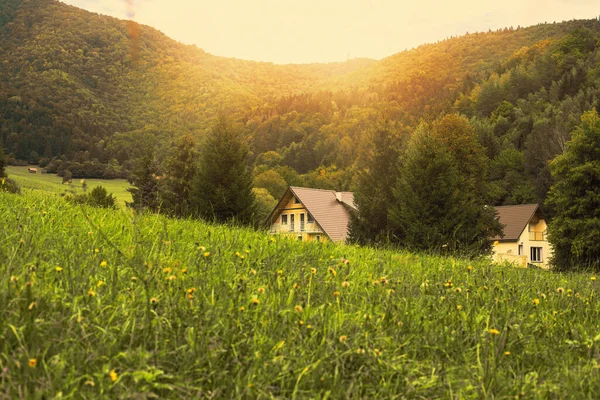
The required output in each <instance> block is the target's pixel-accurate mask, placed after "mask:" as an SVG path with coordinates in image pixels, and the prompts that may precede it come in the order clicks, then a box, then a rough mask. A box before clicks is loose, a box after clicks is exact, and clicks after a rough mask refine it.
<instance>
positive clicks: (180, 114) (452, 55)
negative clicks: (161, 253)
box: [0, 0, 600, 204]
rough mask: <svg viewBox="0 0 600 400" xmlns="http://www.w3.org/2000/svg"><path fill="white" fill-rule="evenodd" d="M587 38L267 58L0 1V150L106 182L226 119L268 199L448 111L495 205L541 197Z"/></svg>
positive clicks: (472, 41)
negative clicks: (483, 157)
mask: <svg viewBox="0 0 600 400" xmlns="http://www.w3.org/2000/svg"><path fill="white" fill-rule="evenodd" d="M599 38H600V24H599V23H598V21H597V20H584V21H569V22H564V23H560V24H542V25H538V26H533V27H529V28H516V29H513V28H507V29H503V30H499V31H494V32H487V33H476V34H467V35H465V36H462V37H457V38H451V39H448V40H444V41H442V42H439V43H436V44H427V45H423V46H420V47H418V48H416V49H413V50H410V51H404V52H401V53H398V54H395V55H393V56H390V57H388V58H386V59H383V60H380V61H373V60H351V61H348V62H345V63H332V64H310V65H274V64H271V63H264V62H252V61H243V60H237V59H231V58H223V57H216V56H213V55H210V54H208V53H206V52H204V51H202V50H200V49H198V48H197V47H195V46H186V45H183V44H180V43H178V42H176V41H173V40H171V39H169V38H168V37H166V36H165V35H163V34H162V33H160V32H159V31H157V30H155V29H153V28H150V27H147V26H142V25H138V24H135V23H131V22H128V21H121V20H118V19H115V18H111V17H106V16H101V15H98V14H94V13H89V12H87V11H83V10H80V9H78V8H75V7H71V6H68V5H65V4H63V3H60V2H57V1H55V0H0V144H2V145H3V146H4V148H5V153H6V154H8V155H10V159H11V160H12V161H13V162H16V161H19V160H22V161H29V162H32V163H34V162H38V161H41V162H42V163H44V164H45V163H47V162H48V161H49V160H51V159H53V158H54V159H55V162H54V163H52V164H51V166H52V167H53V168H58V169H59V170H60V169H61V168H62V169H63V170H64V169H65V168H68V169H70V170H72V172H73V174H74V176H75V177H76V176H86V174H92V175H93V174H96V175H98V174H103V175H104V176H117V175H120V174H124V173H126V172H127V171H129V170H131V168H132V161H133V160H135V159H138V158H141V157H142V156H143V155H144V154H145V153H146V152H147V151H148V150H149V149H152V148H155V149H156V150H157V151H156V152H157V154H158V156H159V157H162V158H163V159H164V158H166V157H167V154H168V152H169V151H168V149H169V147H170V146H171V145H172V143H173V142H174V139H175V138H176V137H179V136H181V135H183V134H186V133H190V134H192V136H194V137H195V138H196V139H197V140H198V141H199V143H202V140H203V138H204V137H205V133H206V132H207V131H208V129H209V127H210V126H211V124H212V123H213V122H214V121H215V120H216V119H217V117H218V116H219V115H220V114H225V115H228V116H229V117H230V118H231V119H232V120H233V122H235V123H236V124H237V125H238V126H239V127H240V128H242V129H243V130H244V132H245V135H246V137H247V139H248V141H249V144H250V148H251V152H252V153H251V154H252V161H253V162H254V174H255V181H257V182H259V183H257V184H256V186H257V187H265V188H266V189H268V190H269V192H270V193H271V194H272V195H273V196H275V197H277V196H278V195H279V194H280V193H279V191H281V187H283V186H285V184H306V185H313V186H320V187H331V188H337V189H351V188H352V185H353V182H354V181H353V179H354V176H355V171H356V170H357V169H358V168H360V166H361V164H362V161H361V160H363V159H364V158H365V157H368V149H369V148H370V141H371V136H372V132H373V130H374V127H375V126H376V125H377V123H378V121H380V120H381V119H386V120H388V121H390V122H391V123H392V124H393V125H394V126H395V127H396V129H397V130H398V131H401V132H406V133H408V134H410V133H411V132H412V131H413V130H414V128H415V127H416V126H417V125H418V123H419V121H420V120H426V121H433V120H435V119H438V118H440V117H442V116H443V115H444V114H446V113H454V112H457V113H461V114H463V115H465V116H467V117H468V118H470V122H471V124H472V126H473V127H474V128H475V130H476V132H477V134H478V135H479V138H480V141H481V144H482V145H483V146H484V147H485V149H486V153H487V156H488V157H489V163H490V169H489V170H490V175H489V177H488V179H489V180H490V181H491V182H493V187H494V196H493V197H494V199H495V202H496V203H497V204H511V203H520V202H527V201H536V200H543V199H544V197H545V194H546V191H547V189H548V186H549V184H550V175H549V173H548V169H547V162H548V160H550V159H552V158H553V157H554V156H555V155H557V154H559V153H560V152H562V149H563V145H564V142H565V141H566V140H567V139H568V137H569V133H570V132H571V131H572V130H573V129H574V128H575V127H576V126H577V124H578V123H579V120H580V116H581V114H582V113H583V112H585V111H586V110H589V109H591V108H594V107H596V108H600V101H599V97H600V50H599V49H600V42H599ZM390 40H393V39H392V38H390ZM58 159H60V160H61V161H64V163H63V164H62V166H61V164H60V162H56V160H58ZM90 171H91V172H90ZM301 174H304V175H301Z"/></svg>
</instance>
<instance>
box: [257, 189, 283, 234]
mask: <svg viewBox="0 0 600 400" xmlns="http://www.w3.org/2000/svg"><path fill="white" fill-rule="evenodd" d="M252 193H253V194H254V198H255V201H256V222H255V225H256V226H257V227H262V226H263V225H264V223H265V221H266V220H267V217H268V216H269V215H271V212H273V209H274V208H275V206H276V205H277V202H278V200H277V199H275V198H274V197H273V196H271V194H270V193H269V191H268V190H267V189H264V188H253V189H252Z"/></svg>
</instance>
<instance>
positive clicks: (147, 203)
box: [127, 151, 162, 211]
mask: <svg viewBox="0 0 600 400" xmlns="http://www.w3.org/2000/svg"><path fill="white" fill-rule="evenodd" d="M160 179H161V174H160V169H159V167H158V163H157V161H156V160H155V158H154V153H153V152H152V151H148V152H147V153H146V154H145V155H144V157H142V158H141V159H138V161H137V163H136V166H135V168H134V170H133V182H132V183H133V186H134V187H132V188H129V189H127V191H128V192H130V193H131V197H132V198H133V203H132V206H133V207H134V208H136V209H147V210H150V211H157V210H158V209H159V208H160V206H161V205H162V201H161V198H160V195H159V191H160V187H159V181H160Z"/></svg>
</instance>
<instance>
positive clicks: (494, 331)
mask: <svg viewBox="0 0 600 400" xmlns="http://www.w3.org/2000/svg"><path fill="white" fill-rule="evenodd" d="M488 332H489V333H490V335H499V334H500V331H499V330H498V329H494V328H492V329H490V330H489V331H488Z"/></svg>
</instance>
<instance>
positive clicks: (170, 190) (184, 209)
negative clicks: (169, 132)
mask: <svg viewBox="0 0 600 400" xmlns="http://www.w3.org/2000/svg"><path fill="white" fill-rule="evenodd" d="M172 151H173V152H172V154H171V157H170V158H169V159H168V160H167V165H166V178H165V183H164V197H165V206H166V207H167V208H168V210H169V211H170V212H171V213H173V214H174V215H177V216H186V215H188V214H189V213H190V212H191V210H192V208H191V193H192V187H193V183H194V178H195V177H196V173H197V171H198V152H197V150H196V142H195V141H194V139H193V138H192V136H191V135H189V134H188V135H184V136H182V137H181V138H179V139H178V140H177V141H176V143H175V146H174V148H173V149H172ZM163 209H164V206H163Z"/></svg>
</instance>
